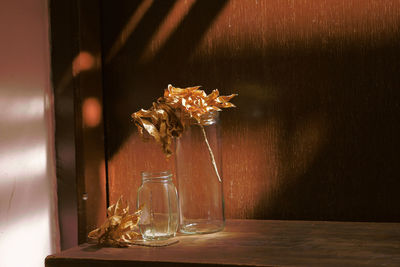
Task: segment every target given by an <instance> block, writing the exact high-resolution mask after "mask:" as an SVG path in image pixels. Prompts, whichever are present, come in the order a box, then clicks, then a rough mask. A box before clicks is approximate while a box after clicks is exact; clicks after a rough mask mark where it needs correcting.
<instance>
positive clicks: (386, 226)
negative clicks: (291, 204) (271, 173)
mask: <svg viewBox="0 0 400 267" xmlns="http://www.w3.org/2000/svg"><path fill="white" fill-rule="evenodd" d="M177 239H178V240H179V242H178V243H176V244H173V245H170V246H166V247H143V246H133V247H130V248H104V247H103V248H99V247H97V246H96V245H91V244H83V245H81V246H79V247H75V248H71V249H68V250H65V251H62V252H61V253H58V254H55V255H51V256H48V257H47V258H46V267H61V266H62V267H69V266H74V267H81V266H82V267H83V266H100V267H103V266H116V267H118V266H202V265H207V266H380V265H384V266H400V223H353V222H316V221H264V220H228V221H227V222H226V227H225V230H224V231H222V232H219V233H214V234H208V235H194V236H179V237H177Z"/></svg>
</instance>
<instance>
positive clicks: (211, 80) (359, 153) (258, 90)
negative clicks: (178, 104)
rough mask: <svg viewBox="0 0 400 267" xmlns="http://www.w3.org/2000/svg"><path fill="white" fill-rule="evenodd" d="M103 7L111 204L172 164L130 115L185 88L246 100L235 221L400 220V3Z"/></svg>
mask: <svg viewBox="0 0 400 267" xmlns="http://www.w3.org/2000/svg"><path fill="white" fill-rule="evenodd" d="M102 4H103V5H102V7H103V10H102V25H103V55H104V59H105V65H104V72H103V73H104V79H103V81H104V94H105V107H106V110H105V111H106V117H105V120H106V121H105V123H106V136H107V151H108V179H109V188H110V199H111V201H112V202H113V201H115V200H116V199H117V198H118V196H119V195H120V194H124V195H125V196H127V195H128V196H130V197H131V202H132V203H134V202H135V199H134V194H135V192H136V190H137V187H138V186H139V183H140V180H139V179H140V177H139V173H140V171H142V170H144V169H159V168H172V169H173V166H172V165H173V164H171V162H173V161H171V162H165V161H163V160H162V156H161V155H159V152H158V151H157V149H153V148H152V147H151V146H148V145H146V144H143V143H142V142H141V141H140V139H139V138H138V136H137V134H136V133H135V129H134V126H133V125H132V124H131V123H130V119H129V115H130V113H132V112H134V111H136V110H138V109H140V108H148V107H149V106H150V104H151V102H152V101H153V100H155V99H156V98H157V97H158V96H159V95H161V94H162V90H163V89H164V88H165V87H166V86H167V84H168V83H173V84H174V85H176V86H180V87H184V86H190V85H203V86H204V88H206V89H208V90H211V89H214V88H218V89H220V91H221V92H222V93H223V94H229V93H232V92H237V93H239V96H238V97H237V99H234V100H233V102H234V103H235V104H237V106H238V108H237V109H235V110H227V111H224V112H223V113H222V116H221V117H222V121H223V123H222V127H223V161H224V166H223V176H224V193H225V199H226V215H227V217H228V218H260V219H261V218H264V219H266V218H272V219H317V220H318V219H322V220H361V221H363V220H372V221H400V195H399V194H398V193H397V189H398V188H399V186H400V181H399V179H398V177H399V171H400V169H399V167H398V164H397V162H398V157H397V150H398V148H399V141H398V136H399V132H400V131H399V126H398V121H399V111H400V110H399V109H400V107H399V104H398V103H399V95H400V93H399V78H398V77H399V75H398V72H399V70H400V60H399V59H400V52H399V49H398V47H399V39H400V35H399V26H400V25H399V24H400V15H399V14H400V1H395V0H392V1H374V0H367V1H365V0H350V1H348V0H347V1H346V0H332V1H305V0H304V1H289V0H287V1H278V0H273V1H261V0H259V1H256V0H254V1H240V0H230V1H154V2H153V1H121V2H119V4H118V5H116V4H115V3H111V2H109V1H103V3H102ZM169 166H171V167H169Z"/></svg>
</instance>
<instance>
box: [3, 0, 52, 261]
mask: <svg viewBox="0 0 400 267" xmlns="http://www.w3.org/2000/svg"><path fill="white" fill-rule="evenodd" d="M48 16H49V15H48V3H47V1H46V0H19V1H11V0H8V1H7V0H5V1H0V38H1V41H0V266H8V267H12V266H33V267H35V266H43V265H44V258H45V257H46V256H47V255H48V254H51V253H54V252H56V251H57V249H58V243H59V241H58V231H57V221H56V218H57V213H56V210H57V209H56V207H57V206H56V197H55V194H54V192H55V190H54V189H55V168H54V166H55V160H54V144H53V143H54V141H53V138H54V137H53V136H54V132H53V113H52V112H53V111H52V109H53V108H52V102H53V101H52V94H51V91H52V90H51V87H50V48H49V47H50V46H49V36H48V31H49V23H48Z"/></svg>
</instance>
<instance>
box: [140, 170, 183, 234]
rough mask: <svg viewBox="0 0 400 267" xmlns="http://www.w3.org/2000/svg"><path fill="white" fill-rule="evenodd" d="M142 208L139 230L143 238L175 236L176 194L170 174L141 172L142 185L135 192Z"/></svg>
mask: <svg viewBox="0 0 400 267" xmlns="http://www.w3.org/2000/svg"><path fill="white" fill-rule="evenodd" d="M137 205H138V208H140V207H141V208H142V214H141V216H140V220H139V230H140V233H141V234H142V237H143V239H145V240H164V239H168V238H170V237H173V236H175V234H176V232H177V229H178V220H179V218H178V212H179V210H178V195H177V191H176V188H175V186H174V184H173V183H172V174H171V173H170V172H169V171H164V172H142V185H141V186H140V187H139V189H138V194H137Z"/></svg>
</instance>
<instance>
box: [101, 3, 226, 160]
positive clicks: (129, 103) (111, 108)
mask: <svg viewBox="0 0 400 267" xmlns="http://www.w3.org/2000/svg"><path fill="white" fill-rule="evenodd" d="M174 3H175V1H169V0H168V1H162V2H154V3H153V5H152V6H151V8H150V9H149V11H148V12H147V13H146V14H145V16H144V17H143V19H142V21H141V22H140V23H139V24H138V26H137V28H136V29H135V30H134V31H133V32H132V34H131V35H130V37H129V39H128V40H127V42H126V43H125V46H124V47H123V48H122V49H121V51H120V53H119V54H117V55H116V56H115V58H114V59H113V60H112V61H111V62H110V63H109V64H107V65H105V66H104V75H103V83H104V95H105V100H104V101H105V126H106V136H107V137H109V139H108V145H107V147H108V155H107V156H108V158H111V157H112V156H113V155H114V154H115V153H116V152H117V151H118V149H119V148H120V147H121V145H122V144H123V143H124V141H125V140H126V139H127V137H129V136H130V135H131V133H132V130H133V125H132V123H131V122H130V117H129V116H130V114H131V113H133V112H135V111H136V110H138V109H140V108H147V107H149V106H150V105H151V103H152V102H153V101H154V99H157V97H159V96H160V95H161V93H162V88H164V87H165V86H166V85H167V84H168V82H169V81H176V82H180V81H182V76H181V75H182V74H181V73H180V71H179V70H177V69H176V68H168V64H169V62H170V61H171V60H174V61H175V62H177V61H178V63H179V65H181V66H182V68H184V65H185V64H186V63H187V62H188V60H189V56H190V54H191V53H192V52H193V51H194V48H195V47H196V44H197V43H198V42H199V41H200V40H201V38H202V37H203V35H204V33H205V32H206V31H207V29H208V28H209V27H210V25H211V23H212V22H213V20H214V19H215V17H216V16H217V15H218V14H219V12H220V11H221V10H222V8H223V7H224V6H225V4H226V3H227V1H226V0H223V1H221V0H218V1H212V2H208V1H197V2H196V3H195V4H194V5H193V7H192V8H191V9H190V11H189V13H188V14H187V16H186V17H185V18H184V19H183V20H182V21H181V22H180V24H179V25H178V27H177V29H176V31H175V32H174V33H172V34H171V36H170V38H169V39H168V40H167V41H166V43H165V45H164V47H162V48H161V50H160V51H159V53H158V54H157V56H156V57H154V58H153V59H152V60H151V61H150V62H148V63H146V64H145V65H140V64H139V63H138V61H139V59H140V57H141V55H142V53H143V51H144V49H145V48H146V46H147V45H148V44H149V42H150V39H151V37H152V36H153V35H154V33H155V32H156V30H157V29H158V28H159V27H160V25H161V23H162V21H163V20H164V19H165V17H166V16H167V14H168V12H169V11H170V9H171V7H172V6H173V4H174ZM103 8H104V10H103V12H107V5H106V6H104V7H103ZM103 19H104V21H103V23H102V24H103V25H104V26H103V27H104V28H105V30H104V33H103V55H105V54H106V53H107V51H108V50H109V49H110V47H111V42H110V41H109V40H108V39H109V38H111V37H115V36H116V34H115V33H113V31H115V27H114V26H113V25H111V26H106V25H108V24H114V22H112V21H111V19H112V16H104V17H103ZM123 20H124V21H127V18H124V19H123ZM116 24H117V25H122V24H123V23H120V22H119V23H116ZM118 30H119V31H120V30H121V29H118ZM188 36H190V38H188ZM177 44H179V45H177ZM121 67H123V68H124V71H121V69H120V68H121ZM154 75H157V79H154ZM179 77H181V78H179ZM126 85H129V86H130V88H126V87H124V86H126ZM160 88H161V89H160ZM144 90H145V91H144ZM115 129H118V131H115Z"/></svg>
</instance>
